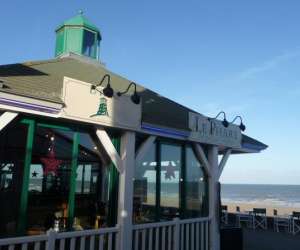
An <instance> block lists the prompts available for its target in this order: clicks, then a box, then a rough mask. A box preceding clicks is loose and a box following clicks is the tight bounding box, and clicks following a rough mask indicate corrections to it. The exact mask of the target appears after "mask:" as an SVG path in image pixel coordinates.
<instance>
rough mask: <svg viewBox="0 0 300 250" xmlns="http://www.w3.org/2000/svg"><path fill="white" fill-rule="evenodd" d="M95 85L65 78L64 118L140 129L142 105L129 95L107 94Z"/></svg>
mask: <svg viewBox="0 0 300 250" xmlns="http://www.w3.org/2000/svg"><path fill="white" fill-rule="evenodd" d="M91 86H92V84H91V83H87V82H82V81H79V80H76V79H72V78H68V77H65V78H64V86H63V101H64V103H65V107H64V108H63V111H62V114H61V116H62V117H65V118H69V119H73V120H78V121H84V122H89V123H94V124H99V125H104V126H110V127H119V128H125V129H132V130H139V129H140V127H141V104H138V105H137V104H134V103H133V102H132V101H131V99H130V97H129V96H126V95H122V96H120V97H119V96H117V95H116V94H114V96H113V97H112V98H108V97H106V96H104V95H103V94H102V93H103V88H102V87H101V86H98V87H97V91H92V89H91Z"/></svg>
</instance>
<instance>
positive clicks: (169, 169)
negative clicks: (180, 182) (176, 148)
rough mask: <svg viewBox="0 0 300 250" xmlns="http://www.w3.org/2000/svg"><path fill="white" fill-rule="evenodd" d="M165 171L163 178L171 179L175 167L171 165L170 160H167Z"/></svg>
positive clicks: (173, 176)
mask: <svg viewBox="0 0 300 250" xmlns="http://www.w3.org/2000/svg"><path fill="white" fill-rule="evenodd" d="M166 169H167V170H166V173H165V178H166V180H172V178H174V179H175V167H173V166H172V164H171V162H170V161H169V165H168V166H167V167H166Z"/></svg>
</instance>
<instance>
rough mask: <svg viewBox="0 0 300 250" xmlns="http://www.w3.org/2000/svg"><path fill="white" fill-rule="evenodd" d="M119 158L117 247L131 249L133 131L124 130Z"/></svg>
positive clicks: (133, 166) (133, 163) (124, 249)
mask: <svg viewBox="0 0 300 250" xmlns="http://www.w3.org/2000/svg"><path fill="white" fill-rule="evenodd" d="M121 159H122V164H123V171H122V172H120V177H119V178H120V179H119V180H120V183H119V204H118V205H119V206H118V224H119V226H120V237H119V242H118V244H119V245H118V247H117V249H120V250H131V249H132V211H133V209H132V207H133V177H134V169H135V133H134V132H125V133H124V135H123V136H122V138H121Z"/></svg>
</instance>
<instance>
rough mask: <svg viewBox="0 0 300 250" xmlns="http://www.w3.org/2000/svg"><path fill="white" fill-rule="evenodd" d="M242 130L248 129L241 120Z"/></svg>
mask: <svg viewBox="0 0 300 250" xmlns="http://www.w3.org/2000/svg"><path fill="white" fill-rule="evenodd" d="M239 127H240V130H242V131H245V130H246V126H245V125H244V123H242V122H241V124H240V126H239Z"/></svg>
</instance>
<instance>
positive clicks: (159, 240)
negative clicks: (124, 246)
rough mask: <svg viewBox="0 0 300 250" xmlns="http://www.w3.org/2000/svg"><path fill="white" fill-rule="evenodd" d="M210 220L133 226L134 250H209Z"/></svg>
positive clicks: (177, 220)
mask: <svg viewBox="0 0 300 250" xmlns="http://www.w3.org/2000/svg"><path fill="white" fill-rule="evenodd" d="M208 227H209V218H197V219H187V220H179V219H174V220H173V221H168V222H159V223H149V224H141V225H134V226H133V250H208V247H209V246H208V241H209V238H208V232H209V228H208Z"/></svg>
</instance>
